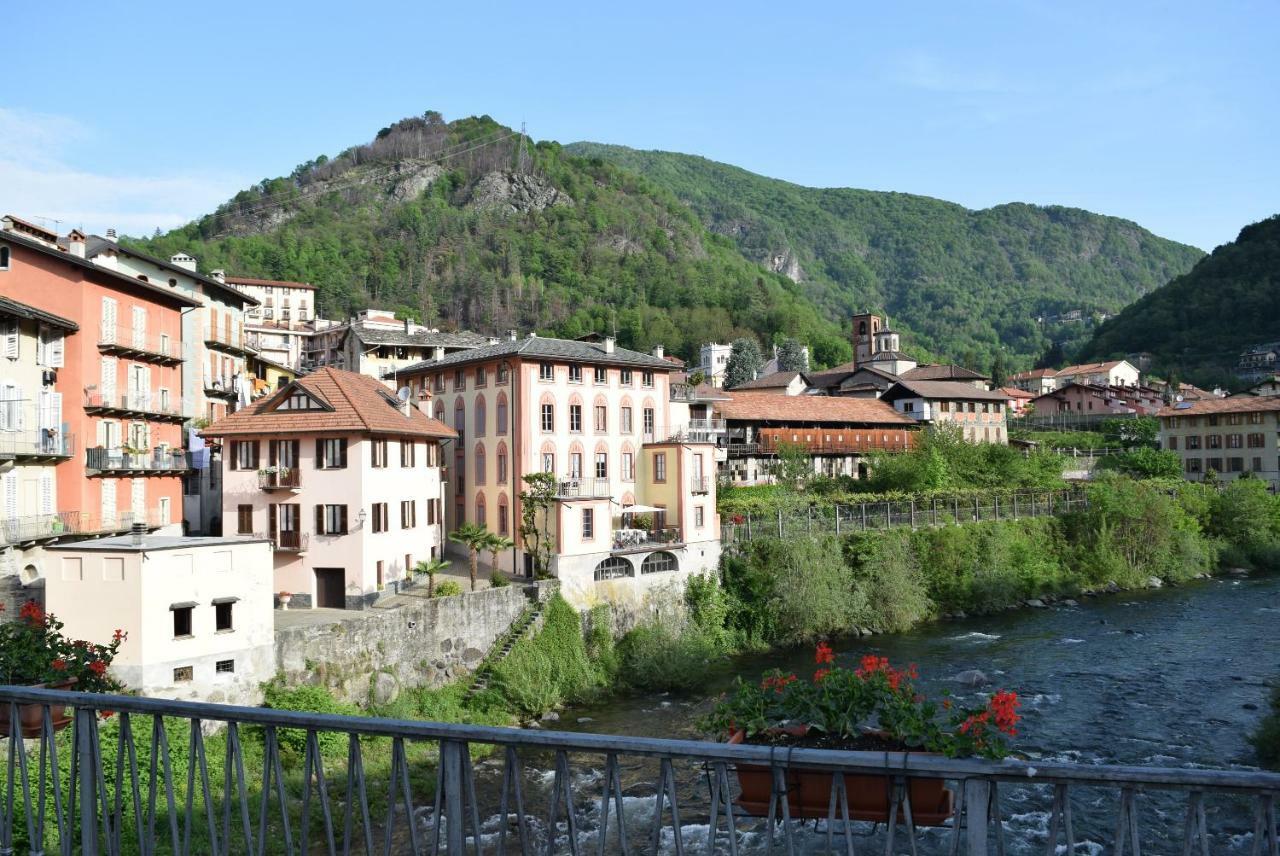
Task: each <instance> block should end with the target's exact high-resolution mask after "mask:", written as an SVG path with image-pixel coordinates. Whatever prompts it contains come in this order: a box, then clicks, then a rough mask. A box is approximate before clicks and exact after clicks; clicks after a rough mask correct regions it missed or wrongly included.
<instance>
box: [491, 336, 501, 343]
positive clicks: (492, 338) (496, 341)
mask: <svg viewBox="0 0 1280 856" xmlns="http://www.w3.org/2000/svg"><path fill="white" fill-rule="evenodd" d="M499 341H501V340H500V339H498V337H497V336H490V337H489V344H490V345H496V344H498V342H499Z"/></svg>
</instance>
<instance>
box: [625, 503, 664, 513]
mask: <svg viewBox="0 0 1280 856" xmlns="http://www.w3.org/2000/svg"><path fill="white" fill-rule="evenodd" d="M662 510H663V509H661V508H656V507H654V506H652V505H624V506H622V513H623V514H652V513H654V512H655V511H662Z"/></svg>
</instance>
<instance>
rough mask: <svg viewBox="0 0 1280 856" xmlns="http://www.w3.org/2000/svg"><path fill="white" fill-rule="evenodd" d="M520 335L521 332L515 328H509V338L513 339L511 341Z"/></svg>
mask: <svg viewBox="0 0 1280 856" xmlns="http://www.w3.org/2000/svg"><path fill="white" fill-rule="evenodd" d="M518 335H519V333H517V332H516V331H515V330H508V331H507V338H508V339H510V340H511V341H513V342H514V341H515V340H516V337H517V336H518Z"/></svg>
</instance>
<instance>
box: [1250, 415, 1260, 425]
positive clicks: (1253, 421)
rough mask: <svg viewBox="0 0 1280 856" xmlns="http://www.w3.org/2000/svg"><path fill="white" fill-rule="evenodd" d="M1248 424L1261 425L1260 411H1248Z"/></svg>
mask: <svg viewBox="0 0 1280 856" xmlns="http://www.w3.org/2000/svg"><path fill="white" fill-rule="evenodd" d="M1249 424H1250V425H1261V424H1262V414H1261V413H1250V414H1249Z"/></svg>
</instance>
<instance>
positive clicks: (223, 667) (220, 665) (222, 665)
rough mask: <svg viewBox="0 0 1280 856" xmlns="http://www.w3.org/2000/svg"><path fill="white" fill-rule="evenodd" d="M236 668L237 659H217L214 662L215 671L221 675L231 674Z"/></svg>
mask: <svg viewBox="0 0 1280 856" xmlns="http://www.w3.org/2000/svg"><path fill="white" fill-rule="evenodd" d="M235 670H236V661H235V660H217V661H216V662H214V664H213V671H214V672H216V673H217V674H219V675H230V674H231V673H233V672H234V671H235Z"/></svg>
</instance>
